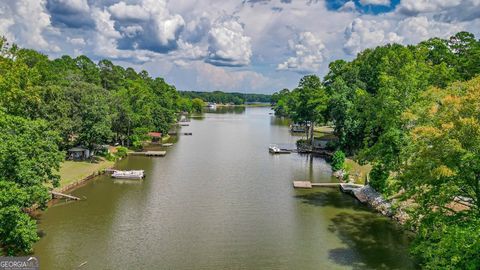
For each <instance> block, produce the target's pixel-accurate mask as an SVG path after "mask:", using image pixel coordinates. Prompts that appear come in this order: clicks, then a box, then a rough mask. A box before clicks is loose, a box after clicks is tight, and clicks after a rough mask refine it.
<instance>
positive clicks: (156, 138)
mask: <svg viewBox="0 0 480 270" xmlns="http://www.w3.org/2000/svg"><path fill="white" fill-rule="evenodd" d="M147 135H148V136H149V137H150V138H151V139H152V143H158V142H159V141H161V140H162V133H160V132H149V133H148V134H147Z"/></svg>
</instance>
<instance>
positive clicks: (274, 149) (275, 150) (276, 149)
mask: <svg viewBox="0 0 480 270" xmlns="http://www.w3.org/2000/svg"><path fill="white" fill-rule="evenodd" d="M268 152H270V153H272V154H290V151H288V150H285V149H281V148H279V147H278V146H276V145H270V146H269V147H268Z"/></svg>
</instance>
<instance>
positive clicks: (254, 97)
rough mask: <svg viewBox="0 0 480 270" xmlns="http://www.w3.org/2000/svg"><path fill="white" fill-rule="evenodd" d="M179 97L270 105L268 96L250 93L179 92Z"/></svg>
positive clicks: (239, 103)
mask: <svg viewBox="0 0 480 270" xmlns="http://www.w3.org/2000/svg"><path fill="white" fill-rule="evenodd" d="M180 95H182V96H183V97H187V98H190V99H194V98H199V99H202V100H204V101H206V102H214V103H220V104H228V103H231V104H235V105H242V104H245V103H270V98H271V96H270V95H265V94H250V93H225V92H222V91H213V92H198V91H180Z"/></svg>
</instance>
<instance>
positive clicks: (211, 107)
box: [207, 102, 217, 109]
mask: <svg viewBox="0 0 480 270" xmlns="http://www.w3.org/2000/svg"><path fill="white" fill-rule="evenodd" d="M207 107H208V108H210V109H215V108H216V107H217V103H215V102H214V103H208V105H207Z"/></svg>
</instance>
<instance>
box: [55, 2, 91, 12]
mask: <svg viewBox="0 0 480 270" xmlns="http://www.w3.org/2000/svg"><path fill="white" fill-rule="evenodd" d="M49 2H50V4H52V5H60V6H62V10H63V12H69V13H77V12H78V13H83V12H89V11H90V7H89V5H88V3H87V0H49Z"/></svg>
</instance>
